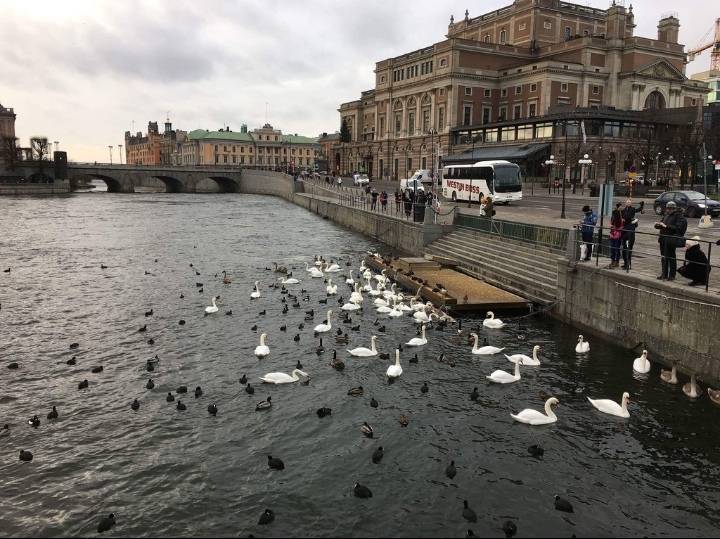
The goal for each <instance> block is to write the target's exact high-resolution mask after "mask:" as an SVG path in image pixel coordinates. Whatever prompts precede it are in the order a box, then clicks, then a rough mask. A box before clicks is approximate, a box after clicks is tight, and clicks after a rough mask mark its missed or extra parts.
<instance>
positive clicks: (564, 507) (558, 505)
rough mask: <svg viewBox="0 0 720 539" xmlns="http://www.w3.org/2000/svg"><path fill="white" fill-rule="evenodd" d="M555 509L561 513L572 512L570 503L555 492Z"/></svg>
mask: <svg viewBox="0 0 720 539" xmlns="http://www.w3.org/2000/svg"><path fill="white" fill-rule="evenodd" d="M555 509H557V510H558V511H562V512H563V513H574V511H573V506H572V504H571V503H570V502H569V501H567V500H565V499H563V498H561V497H560V496H558V495H557V494H556V495H555Z"/></svg>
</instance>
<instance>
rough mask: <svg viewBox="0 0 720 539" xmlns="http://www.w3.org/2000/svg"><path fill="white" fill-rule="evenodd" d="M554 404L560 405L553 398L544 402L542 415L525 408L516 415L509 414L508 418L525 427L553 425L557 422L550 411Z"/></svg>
mask: <svg viewBox="0 0 720 539" xmlns="http://www.w3.org/2000/svg"><path fill="white" fill-rule="evenodd" d="M556 404H560V401H559V400H557V399H556V398H555V397H552V398H549V399H548V400H547V401H546V402H545V413H544V414H543V413H542V412H538V411H537V410H532V409H530V408H527V409H525V410H523V411H522V412H520V413H519V414H517V415H513V414H510V417H512V418H513V419H514V420H515V421H519V422H520V423H525V424H527V425H549V424H550V423H555V422H556V421H557V416H556V415H555V413H554V412H553V410H552V407H553V406H555V405H556Z"/></svg>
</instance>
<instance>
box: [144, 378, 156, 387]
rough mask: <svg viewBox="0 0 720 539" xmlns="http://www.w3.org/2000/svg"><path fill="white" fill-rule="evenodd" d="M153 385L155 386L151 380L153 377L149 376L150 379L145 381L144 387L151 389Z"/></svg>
mask: <svg viewBox="0 0 720 539" xmlns="http://www.w3.org/2000/svg"><path fill="white" fill-rule="evenodd" d="M154 387H155V382H153V379H152V378H150V379H149V380H148V381H147V384H145V389H152V388H154Z"/></svg>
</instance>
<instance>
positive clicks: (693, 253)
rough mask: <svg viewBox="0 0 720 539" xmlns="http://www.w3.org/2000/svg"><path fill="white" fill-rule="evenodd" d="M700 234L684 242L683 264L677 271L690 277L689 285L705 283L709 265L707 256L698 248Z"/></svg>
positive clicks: (687, 277)
mask: <svg viewBox="0 0 720 539" xmlns="http://www.w3.org/2000/svg"><path fill="white" fill-rule="evenodd" d="M698 240H700V236H694V237H693V238H692V239H690V240H687V241H686V242H685V264H683V266H682V267H681V268H678V270H677V272H678V273H679V274H680V275H682V276H683V277H685V278H686V279H690V283H688V284H689V285H690V286H704V285H706V284H707V279H708V274H709V273H710V266H709V264H708V258H707V256H705V253H704V252H703V251H702V249H701V248H700V242H699V241H698Z"/></svg>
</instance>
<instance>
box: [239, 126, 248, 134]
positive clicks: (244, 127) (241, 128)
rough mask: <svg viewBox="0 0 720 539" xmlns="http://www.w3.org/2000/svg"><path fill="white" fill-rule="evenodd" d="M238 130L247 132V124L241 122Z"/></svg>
mask: <svg viewBox="0 0 720 539" xmlns="http://www.w3.org/2000/svg"><path fill="white" fill-rule="evenodd" d="M240 132H241V133H247V124H242V125H241V126H240Z"/></svg>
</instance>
